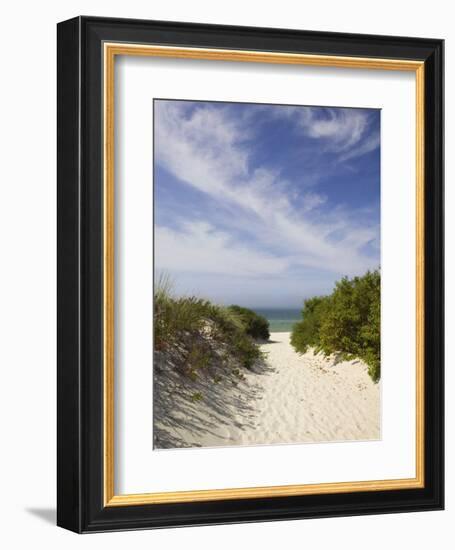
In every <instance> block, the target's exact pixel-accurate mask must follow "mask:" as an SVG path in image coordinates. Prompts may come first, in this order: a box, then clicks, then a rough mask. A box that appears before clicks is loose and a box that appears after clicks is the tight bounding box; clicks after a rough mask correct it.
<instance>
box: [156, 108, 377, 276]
mask: <svg viewBox="0 0 455 550" xmlns="http://www.w3.org/2000/svg"><path fill="white" fill-rule="evenodd" d="M290 109H292V108H290ZM304 111H305V112H306V114H299V117H300V118H299V120H297V123H298V125H299V128H300V129H301V131H304V132H306V134H307V135H308V136H309V137H311V138H313V139H321V140H323V142H324V147H326V149H327V150H330V151H334V152H337V153H339V154H340V155H344V158H346V159H348V158H353V157H355V156H358V155H360V154H363V153H364V152H367V151H368V150H372V149H371V148H372V147H375V146H376V145H373V142H371V143H370V144H368V140H366V141H365V140H364V139H363V137H362V136H365V133H366V131H367V130H366V128H367V126H368V124H369V122H368V119H367V116H366V114H365V112H364V111H360V112H359V113H358V114H356V112H355V111H354V110H352V109H342V110H341V112H339V110H337V109H334V110H333V112H332V111H331V110H329V111H328V114H327V116H326V118H325V119H324V120H320V119H319V118H317V117H316V115H315V114H314V113H313V112H312V111H311V110H308V109H306V110H299V109H297V110H296V112H298V113H300V112H304ZM289 113H290V111H288V114H286V115H285V116H289ZM155 116H156V120H155V154H156V157H155V159H156V161H157V162H158V163H159V164H160V165H161V166H163V167H164V168H165V169H166V170H168V171H169V172H170V173H171V174H172V175H173V176H175V177H176V178H178V179H179V180H180V181H182V182H184V183H186V184H187V185H189V186H191V187H192V188H194V189H197V190H198V191H200V192H202V193H204V194H206V195H207V196H210V197H211V199H212V200H214V201H215V204H218V207H217V209H216V211H213V212H212V214H211V219H210V220H206V222H208V223H196V222H195V221H194V220H191V212H188V213H187V214H188V219H187V220H183V221H182V223H181V224H180V226H179V227H173V228H172V229H171V228H170V227H163V226H160V227H158V228H157V230H156V247H157V248H156V259H157V264H158V267H159V268H165V269H168V270H170V271H185V270H186V271H197V270H199V271H200V272H201V273H233V274H235V273H237V274H238V273H241V274H244V275H245V276H248V277H261V275H267V274H269V275H271V274H275V275H276V274H283V273H285V272H286V271H287V270H288V271H289V270H296V269H302V268H314V269H319V270H324V271H330V272H332V273H336V274H347V275H353V274H357V273H362V272H364V271H365V270H366V269H368V268H372V267H375V266H376V265H377V263H378V262H377V259H375V258H371V255H370V256H368V255H366V254H365V253H364V252H363V248H364V247H365V246H367V245H368V243H370V242H371V241H374V240H375V239H377V238H378V232H379V229H378V227H377V224H375V223H365V222H363V223H361V222H360V221H359V220H357V219H356V214H355V212H353V211H349V210H346V209H343V208H338V209H337V212H336V213H335V212H332V213H330V212H328V211H327V208H325V211H324V215H318V212H319V209H320V208H321V207H322V206H325V207H327V205H326V204H325V203H326V201H327V197H325V196H324V195H323V194H320V193H317V192H315V191H311V192H310V191H307V192H306V193H304V194H303V195H301V196H300V197H296V196H295V195H294V194H293V188H292V186H291V185H290V184H289V182H288V181H286V180H285V179H283V178H282V177H281V175H280V173H279V172H274V171H272V170H270V169H268V168H264V167H259V168H258V167H253V166H252V160H251V159H252V145H251V143H252V141H254V140H251V137H252V136H250V135H249V132H250V128H248V127H246V126H245V121H244V120H242V119H241V117H239V118H235V117H233V116H230V114H229V111H228V110H227V109H223V108H221V107H217V108H214V107H213V106H212V105H210V104H200V105H198V107H197V108H195V109H188V107H187V105H186V104H185V102H173V101H158V102H156V104H155ZM368 148H370V149H368ZM362 151H363V152H362ZM294 183H295V182H294ZM217 220H218V221H220V222H221V221H222V223H223V227H224V229H223V230H221V229H220V228H218V227H217ZM239 226H240V227H239ZM230 228H231V230H230ZM239 228H240V229H241V230H242V235H244V236H245V235H247V238H246V237H243V238H242V237H239V236H236V235H237V233H238V230H239ZM335 234H336V235H337V238H336V239H334V238H333V236H334V235H335Z"/></svg>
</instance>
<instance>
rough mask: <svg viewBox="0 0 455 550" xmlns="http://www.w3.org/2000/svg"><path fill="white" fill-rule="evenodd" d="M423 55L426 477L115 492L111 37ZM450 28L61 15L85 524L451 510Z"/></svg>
mask: <svg viewBox="0 0 455 550" xmlns="http://www.w3.org/2000/svg"><path fill="white" fill-rule="evenodd" d="M104 42H127V43H153V44H162V45H176V46H186V47H188V46H191V47H195V48H201V47H206V48H207V47H210V48H226V49H232V50H237V49H238V50H256V51H268V52H289V53H306V54H316V55H329V56H348V57H371V58H382V59H397V60H398V59H399V60H419V61H423V62H424V67H425V89H424V91H425V95H424V110H425V119H424V120H425V134H424V140H425V159H424V160H425V172H424V181H425V188H424V216H425V238H424V246H425V248H424V255H425V267H424V280H425V286H424V310H425V319H424V349H425V351H424V378H425V380H424V381H425V385H424V387H425V393H424V399H425V410H424V433H425V444H424V445H425V447H424V448H425V465H424V472H425V485H424V487H423V488H418V489H397V490H386V491H381V490H379V491H364V492H363V491H358V492H352V493H338V494H313V495H302V496H286V497H273V498H251V499H233V500H219V501H209V502H181V503H167V504H149V505H132V506H128V505H125V506H112V507H107V506H105V504H104V496H103V490H104V489H103V487H104V463H103V368H102V365H103V315H102V309H103V222H102V209H103V186H102V174H103V158H102V154H101V152H102V148H103V108H102V101H103V98H102V92H101V90H102V52H103V49H102V44H103V43H104ZM443 50H444V44H443V41H442V40H436V39H423V38H403V37H390V36H368V35H355V34H340V33H325V32H309V31H296V30H280V29H264V28H250V27H234V26H221V25H202V24H190V23H174V22H162V21H143V20H125V19H113V18H97V17H76V18H74V19H71V20H68V21H65V22H62V23H59V24H58V103H57V111H58V132H57V146H58V198H57V208H58V227H57V230H58V231H57V233H58V241H57V251H58V273H57V281H58V292H57V301H58V338H57V340H58V388H57V390H58V409H57V413H58V456H57V459H58V460H57V462H58V473H57V484H58V494H57V500H58V506H57V524H58V525H59V526H61V527H64V528H67V529H70V530H72V531H75V532H77V533H82V532H84V533H87V532H96V531H113V530H131V529H143V528H157V527H173V526H185V525H207V524H219V523H237V522H253V521H271V520H290V519H301V518H317V517H327V516H352V515H364V514H377V513H393V512H412V511H424V510H440V509H442V508H443V505H444V504H443V502H444V399H443V391H444V372H443V361H444V301H443V300H444V290H443V287H444V271H443V267H444V265H443V262H444V237H443V221H444V220H443V154H444V152H443V148H444V147H443V146H444V141H443V63H444V56H443Z"/></svg>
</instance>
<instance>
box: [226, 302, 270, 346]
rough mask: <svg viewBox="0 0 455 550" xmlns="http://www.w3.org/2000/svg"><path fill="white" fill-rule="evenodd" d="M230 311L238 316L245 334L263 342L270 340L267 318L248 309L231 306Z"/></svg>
mask: <svg viewBox="0 0 455 550" xmlns="http://www.w3.org/2000/svg"><path fill="white" fill-rule="evenodd" d="M229 309H230V310H231V311H232V312H233V313H235V314H236V315H237V316H238V318H239V319H240V321H241V322H242V324H243V326H244V330H245V332H246V333H247V334H249V335H250V336H251V337H253V338H256V339H262V340H268V339H269V338H270V332H269V322H268V321H267V319H266V318H265V317H263V316H262V315H258V314H257V313H256V312H254V311H252V310H251V309H248V308H246V307H241V306H229Z"/></svg>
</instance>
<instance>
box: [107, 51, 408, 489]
mask: <svg viewBox="0 0 455 550" xmlns="http://www.w3.org/2000/svg"><path fill="white" fill-rule="evenodd" d="M214 72H215V75H216V76H215V77H214ZM283 83H285V86H284V85H283ZM176 94H177V95H178V97H179V98H180V99H216V100H223V101H247V102H255V101H256V102H257V101H260V102H262V103H275V104H276V103H279V102H281V103H287V104H298V103H301V104H302V103H303V104H308V105H315V104H316V105H331V106H336V105H338V106H345V107H373V108H381V109H382V111H381V249H382V254H381V279H382V289H381V303H382V312H381V325H382V330H381V344H382V346H381V347H382V349H381V364H382V373H381V390H382V403H383V407H382V419H381V420H382V422H381V436H382V437H381V439H380V441H365V442H343V443H326V444H324V445H321V444H306V445H292V446H291V445H272V446H271V445H267V446H262V447H261V446H256V447H251V446H250V447H234V448H233V447H231V448H216V449H210V450H208V449H191V450H190V449H186V450H181V449H180V450H168V451H165V452H164V451H156V450H155V451H153V439H152V410H151V408H152V407H151V395H152V385H153V376H152V365H153V344H152V338H151V334H152V331H153V328H152V327H153V307H152V304H153V287H152V285H151V281H152V280H153V267H154V266H153V253H152V248H151V235H152V234H153V217H152V203H153V191H152V163H151V152H152V151H153V98H154V97H158V98H163V97H164V98H170V97H175V95H176ZM116 136H117V137H116V159H117V160H116V170H115V172H116V213H115V219H116V238H115V242H116V297H115V303H116V311H115V317H116V338H115V341H116V350H115V356H116V365H115V370H116V384H115V386H116V400H115V401H116V432H115V440H116V491H115V492H116V494H122V493H123V494H125V493H145V492H161V491H179V490H181V491H185V490H186V491H189V490H194V489H216V488H233V487H261V486H266V485H297V484H303V483H323V482H336V481H362V480H377V479H399V478H412V477H415V475H416V474H415V398H414V397H415V332H414V327H415V285H414V284H413V282H414V278H415V75H414V74H413V73H409V72H396V71H387V72H384V71H371V70H369V71H368V70H359V69H354V70H348V69H335V70H334V69H333V68H321V67H302V66H291V67H289V66H287V67H286V66H285V67H280V66H276V65H265V64H257V63H256V64H251V63H248V64H245V63H223V64H222V65H220V63H219V62H215V63H213V62H208V61H204V60H192V61H188V60H176V59H173V60H172V59H171V60H169V59H166V60H163V59H156V58H143V57H142V58H137V57H128V58H122V59H120V60H119V61H117V63H116ZM411 281H412V282H411ZM182 464H184V465H185V466H184V468H182ZM213 464H216V468H214V467H213ZM275 464H276V465H281V467H278V468H274V467H273V465H275ZM284 465H285V466H284ZM188 472H191V475H188Z"/></svg>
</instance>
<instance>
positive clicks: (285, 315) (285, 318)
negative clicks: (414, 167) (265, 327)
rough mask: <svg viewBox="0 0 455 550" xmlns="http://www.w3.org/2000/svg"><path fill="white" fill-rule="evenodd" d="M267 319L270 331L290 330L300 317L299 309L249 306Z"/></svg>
mask: <svg viewBox="0 0 455 550" xmlns="http://www.w3.org/2000/svg"><path fill="white" fill-rule="evenodd" d="M251 309H253V311H255V312H256V313H257V314H258V315H262V316H263V317H265V318H266V319H267V321H268V322H269V325H270V329H269V330H270V332H291V330H292V327H293V326H294V325H295V323H297V322H298V321H300V320H301V319H302V314H301V311H302V310H301V309H275V308H251Z"/></svg>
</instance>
